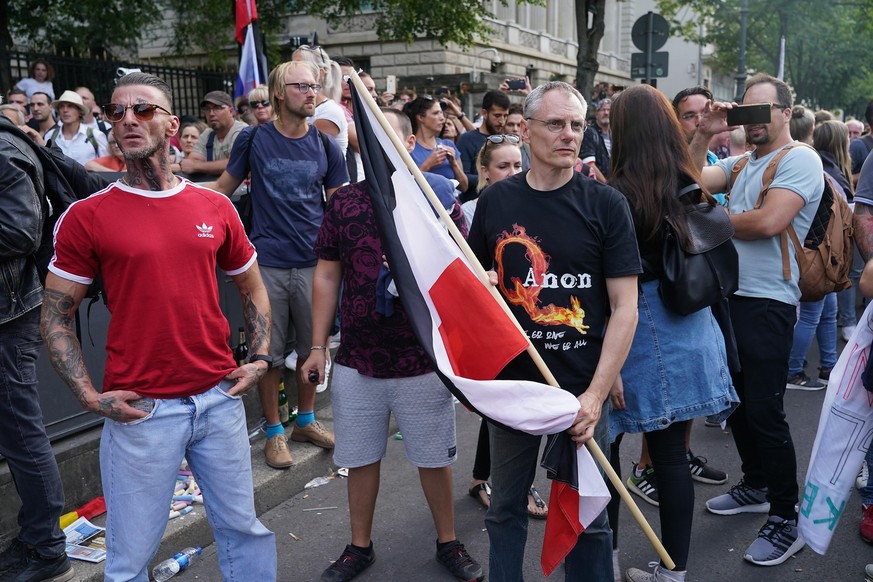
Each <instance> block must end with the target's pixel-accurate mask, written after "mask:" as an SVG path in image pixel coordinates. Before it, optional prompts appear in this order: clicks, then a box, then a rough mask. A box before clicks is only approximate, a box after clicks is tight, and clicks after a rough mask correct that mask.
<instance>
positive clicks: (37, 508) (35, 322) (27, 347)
mask: <svg viewBox="0 0 873 582" xmlns="http://www.w3.org/2000/svg"><path fill="white" fill-rule="evenodd" d="M41 348H42V340H41V339H40V337H39V309H38V308H37V309H31V310H30V311H28V312H27V313H25V314H24V315H22V316H21V317H17V318H15V319H13V320H11V321H7V322H6V323H4V324H2V325H0V454H2V455H3V456H4V457H6V462H7V464H8V465H9V472H10V473H11V474H12V479H13V481H14V482H15V489H16V490H17V491H18V496H19V497H20V498H21V509H20V510H19V512H18V525H19V526H20V527H21V531H20V532H19V533H18V539H19V540H21V541H22V542H24V543H26V544H30V545H32V546H34V547H35V548H36V551H37V553H39V554H40V555H41V556H43V557H46V558H54V557H57V556H60V555H62V554H63V553H64V549H65V547H66V539H65V538H64V534H63V532H62V531H61V528H60V517H61V513H62V511H63V509H64V491H63V487H62V486H61V476H60V473H58V465H57V462H55V455H54V453H53V452H52V447H51V443H50V442H49V439H48V437H47V436H46V433H45V426H44V425H43V422H42V410H41V409H40V407H39V388H38V386H37V382H36V359H37V357H38V356H39V350H40V349H41Z"/></svg>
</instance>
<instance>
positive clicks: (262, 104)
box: [249, 99, 270, 109]
mask: <svg viewBox="0 0 873 582" xmlns="http://www.w3.org/2000/svg"><path fill="white" fill-rule="evenodd" d="M269 106H270V102H269V101H268V100H267V99H264V100H263V101H249V107H251V108H252V109H257V108H258V107H269Z"/></svg>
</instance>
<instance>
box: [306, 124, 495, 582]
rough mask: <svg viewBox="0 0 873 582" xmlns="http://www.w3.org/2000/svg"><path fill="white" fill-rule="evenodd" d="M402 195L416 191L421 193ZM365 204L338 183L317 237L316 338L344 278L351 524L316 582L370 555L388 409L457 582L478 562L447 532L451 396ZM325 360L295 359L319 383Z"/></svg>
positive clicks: (342, 416) (337, 383) (328, 322)
mask: <svg viewBox="0 0 873 582" xmlns="http://www.w3.org/2000/svg"><path fill="white" fill-rule="evenodd" d="M382 111H383V113H385V114H386V117H387V118H388V122H389V123H390V124H391V126H392V127H393V128H394V131H395V132H396V133H397V135H398V136H401V137H402V138H403V139H404V140H405V141H406V143H407V145H408V146H409V147H410V149H411V147H412V146H414V145H415V136H414V135H413V134H412V124H411V123H410V121H409V118H408V117H407V116H406V115H405V114H404V113H402V112H400V111H397V110H396V109H383V110H382ZM436 178H437V179H440V178H441V176H436ZM409 194H412V195H415V194H418V195H421V196H422V197H423V195H422V194H421V193H420V192H417V193H409ZM451 198H452V201H453V197H451ZM450 204H451V203H450ZM373 206H374V205H373V203H372V201H371V194H370V192H369V186H368V183H367V181H361V182H358V183H356V184H351V185H349V186H345V187H343V188H340V189H339V190H337V192H336V193H335V194H334V195H333V197H331V199H330V200H329V201H328V203H327V209H326V211H325V216H324V223H323V224H322V226H321V229H320V231H319V233H318V238H317V239H316V241H315V253H316V255H317V256H318V264H317V265H316V268H315V277H314V281H313V292H312V337H313V340H315V341H318V342H319V343H321V344H325V343H326V342H327V339H328V336H329V335H330V329H331V326H332V325H333V321H334V314H335V313H336V307H337V303H338V299H339V295H340V286H341V285H342V301H341V302H340V305H341V306H340V309H341V315H342V317H341V318H340V321H341V331H342V338H343V341H342V343H341V344H340V347H339V351H337V354H336V358H335V361H334V370H335V371H334V383H333V388H332V391H333V416H334V427H335V430H336V437H337V438H336V448H335V449H334V461H335V463H336V464H337V465H338V466H342V467H348V468H349V487H348V489H349V516H350V519H349V521H350V522H351V530H352V532H351V534H352V535H351V538H352V539H351V544H349V545H347V546H346V548H345V550H344V551H343V553H342V555H341V556H340V558H339V559H338V560H337V561H336V562H334V563H333V564H332V565H331V566H330V567H329V568H328V569H327V570H325V572H324V574H323V575H322V577H321V581H322V582H346V581H348V580H351V579H352V578H354V577H355V576H357V575H358V574H359V573H360V572H362V571H363V570H364V569H365V568H367V567H369V566H370V565H371V564H372V563H373V561H374V560H375V558H376V555H375V552H374V551H373V542H372V540H371V534H372V528H373V515H374V513H375V508H376V496H377V494H378V493H379V479H380V468H381V460H382V457H384V455H385V451H386V448H385V447H386V440H385V435H386V434H387V432H388V421H389V419H390V416H391V414H393V415H394V417H395V418H396V419H397V422H398V424H399V425H400V431H401V432H402V433H403V445H404V447H405V449H406V456H407V458H408V459H409V461H410V462H411V463H412V464H413V465H415V466H416V467H418V471H419V476H420V479H421V488H422V490H423V491H424V495H425V498H426V499H427V503H428V506H429V507H430V510H431V514H432V516H433V521H434V526H435V529H436V533H437V540H436V558H437V560H438V561H439V562H440V564H442V565H443V566H445V567H446V569H448V571H449V572H450V573H451V574H452V575H453V576H455V577H456V578H457V579H459V580H465V581H473V580H481V579H482V578H483V577H484V575H483V572H482V567H481V566H480V565H479V564H478V563H477V562H476V561H475V560H474V559H473V558H471V557H470V555H469V554H468V553H467V550H466V549H465V548H464V544H462V543H461V542H460V541H458V539H457V536H456V535H455V519H454V517H455V516H454V500H453V498H452V467H451V466H452V464H453V463H454V462H455V460H457V443H456V440H455V409H454V404H453V401H452V395H451V393H450V392H449V391H448V390H446V388H445V386H443V383H442V381H441V380H440V378H439V376H437V374H436V373H435V372H434V369H433V366H432V365H431V362H430V361H429V359H428V357H427V354H426V353H425V350H424V349H423V348H422V346H421V344H420V343H419V342H418V341H416V338H415V335H414V333H413V329H412V327H411V325H410V322H409V316H408V314H407V312H406V309H405V308H404V304H403V302H402V300H400V299H396V300H395V297H394V296H393V295H392V294H391V293H390V292H389V291H388V287H389V283H390V281H391V273H390V271H389V269H388V268H387V267H386V266H385V265H383V263H382V256H383V252H384V251H383V243H382V240H381V238H380V235H379V230H378V227H377V221H376V217H375V212H374V209H373ZM450 207H451V206H450ZM324 368H325V352H324V350H313V351H311V352H310V353H309V358H308V359H307V360H306V363H305V364H304V365H303V366H302V369H303V374H304V375H306V377H309V375H310V374H313V373H315V374H318V376H319V377H320V380H321V381H323V379H324Z"/></svg>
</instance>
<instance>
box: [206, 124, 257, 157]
mask: <svg viewBox="0 0 873 582" xmlns="http://www.w3.org/2000/svg"><path fill="white" fill-rule="evenodd" d="M247 127H248V125H246V123H245V122H243V121H240V120H239V119H236V120H234V122H233V125H231V126H230V131H229V132H227V135H225V136H224V139H219V137H218V136H217V135H216V136H215V140H214V141H213V143H212V159H211V160H210V159H209V157H208V156H207V155H206V143H207V142H208V141H209V136H210V135H211V134H212V128H209V129H207V130H206V131H204V132H203V133H202V134H201V135H200V139H199V140H197V145H195V146H194V153H198V154H200V155H201V156H203V158H204V159H206V160H207V161H210V162H214V161H215V160H228V159H230V150H232V149H233V142H234V140H235V139H236V136H238V135H239V132H241V131H242V130H244V129H245V128H247Z"/></svg>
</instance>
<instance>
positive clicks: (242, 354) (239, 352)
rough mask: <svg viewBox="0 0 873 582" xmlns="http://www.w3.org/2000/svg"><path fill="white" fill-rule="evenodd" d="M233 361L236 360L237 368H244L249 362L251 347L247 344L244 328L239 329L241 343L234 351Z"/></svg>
mask: <svg viewBox="0 0 873 582" xmlns="http://www.w3.org/2000/svg"><path fill="white" fill-rule="evenodd" d="M233 359H234V360H236V365H237V366H242V365H243V364H246V363H248V361H249V345H248V344H247V343H246V331H245V329H244V328H242V327H241V328H239V342H238V343H237V344H236V347H235V348H234V349H233Z"/></svg>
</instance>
